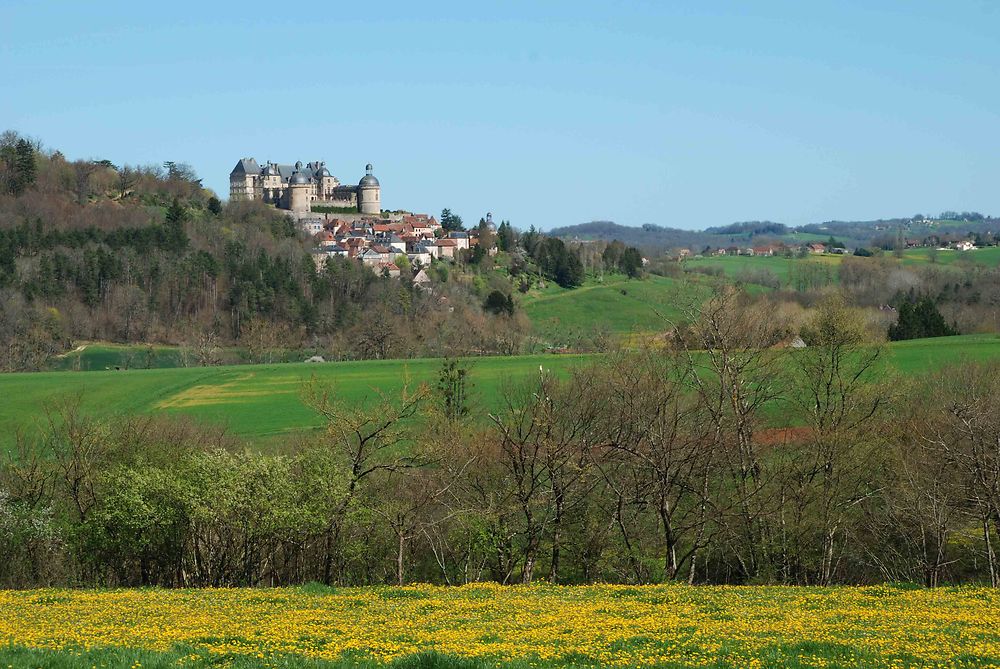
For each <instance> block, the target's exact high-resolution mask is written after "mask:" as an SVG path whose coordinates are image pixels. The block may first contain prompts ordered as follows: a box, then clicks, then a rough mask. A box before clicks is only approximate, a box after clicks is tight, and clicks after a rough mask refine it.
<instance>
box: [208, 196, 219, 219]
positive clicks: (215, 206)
mask: <svg viewBox="0 0 1000 669" xmlns="http://www.w3.org/2000/svg"><path fill="white" fill-rule="evenodd" d="M208 210H209V211H210V212H212V214H214V215H215V216H218V215H219V214H221V213H222V202H221V201H220V200H219V198H217V197H215V196H214V195H213V196H212V197H210V198H208Z"/></svg>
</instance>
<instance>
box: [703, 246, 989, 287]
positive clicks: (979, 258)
mask: <svg viewBox="0 0 1000 669" xmlns="http://www.w3.org/2000/svg"><path fill="white" fill-rule="evenodd" d="M929 255H930V249H926V248H919V249H909V250H907V251H904V252H903V257H902V258H901V259H900V261H901V264H902V265H903V266H904V267H916V266H920V265H928V264H930V257H929ZM843 258H844V256H837V255H810V256H807V257H805V258H785V257H783V256H761V257H757V256H711V257H704V258H690V259H688V260H685V261H684V262H685V264H687V265H689V266H690V267H713V268H720V269H722V271H723V272H725V274H726V276H728V277H730V278H738V277H739V276H740V275H741V274H743V273H744V272H753V271H755V270H762V269H766V270H768V271H770V272H773V273H774V274H775V275H776V276H777V277H778V278H779V279H781V281H783V282H787V281H788V277H789V273H790V271H791V270H792V269H793V268H794V267H795V266H796V264H797V263H823V264H825V265H827V266H829V267H831V268H832V269H836V268H837V267H838V266H839V265H840V262H841V260H842V259H843ZM963 263H969V264H976V265H981V266H984V267H998V266H1000V247H995V246H994V247H989V248H984V249H976V250H975V251H967V252H961V251H953V250H941V251H938V252H937V264H938V265H941V266H945V267H946V266H949V265H954V264H963ZM834 278H836V274H834Z"/></svg>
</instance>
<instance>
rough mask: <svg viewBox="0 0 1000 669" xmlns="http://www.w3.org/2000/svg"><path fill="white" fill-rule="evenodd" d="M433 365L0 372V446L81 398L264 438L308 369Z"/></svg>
mask: <svg viewBox="0 0 1000 669" xmlns="http://www.w3.org/2000/svg"><path fill="white" fill-rule="evenodd" d="M992 358H1000V336H997V335H963V336H958V337H941V338H937V339H921V340H912V341H906V342H896V343H893V344H890V345H888V346H887V347H886V356H885V364H886V365H887V367H888V369H889V370H896V371H898V372H899V373H902V374H908V375H910V374H918V373H921V372H924V371H928V370H933V369H936V368H939V367H941V366H943V365H946V364H951V363H957V362H961V361H964V360H972V361H975V360H986V359H992ZM598 359H600V356H599V355H531V356H514V357H493V358H471V359H466V360H465V361H464V364H465V365H467V366H468V367H469V369H470V379H471V391H472V398H471V399H472V400H473V401H474V402H478V403H480V404H481V405H482V406H483V407H485V408H486V409H495V408H497V407H498V406H499V402H500V397H501V392H502V391H503V389H504V387H505V386H506V385H509V384H511V383H516V382H517V381H518V380H523V379H526V378H528V377H530V376H533V375H535V374H538V371H539V368H540V367H541V368H544V369H546V370H549V371H552V372H555V373H557V374H566V373H568V372H569V370H571V369H572V368H573V367H574V366H577V365H581V364H586V363H588V362H592V361H595V360H598ZM440 369H441V360H438V359H414V360H370V361H362V362H331V363H323V364H307V363H288V364H276V365H236V366H229V367H180V368H173V369H130V370H122V371H95V372H35V373H23V374H0V397H2V398H3V402H0V432H2V434H3V436H2V437H0V444H5V445H9V444H10V443H11V440H12V435H13V434H14V433H15V432H16V431H18V430H21V431H30V430H32V429H33V428H34V426H37V425H39V424H41V423H43V422H44V420H45V407H46V405H47V404H49V403H51V402H53V401H54V400H58V399H61V398H79V401H80V403H81V408H82V409H83V410H84V411H86V412H90V413H92V414H96V415H104V416H109V415H122V414H143V413H147V414H148V413H165V414H173V415H183V416H189V417H191V418H193V419H196V420H198V421H201V422H205V423H211V424H216V425H222V426H225V427H226V428H227V429H228V431H229V432H230V433H231V434H233V435H235V436H238V437H241V438H244V439H246V440H248V441H266V440H268V439H270V438H273V437H276V436H279V435H283V434H289V433H291V432H294V431H297V430H302V429H308V428H315V427H318V426H319V425H320V420H319V418H318V417H317V416H316V415H315V414H314V413H313V412H312V411H310V410H309V409H308V408H307V407H306V406H305V405H304V404H303V403H302V401H301V399H300V391H301V388H302V386H303V384H304V383H306V382H307V381H309V380H310V379H312V378H314V377H315V379H316V380H317V381H318V382H320V383H323V384H328V385H329V386H331V387H332V388H333V389H334V391H335V392H336V393H337V394H338V395H339V396H341V397H343V398H344V399H346V400H348V401H351V402H352V403H353V402H364V401H366V398H367V399H368V400H372V399H374V398H376V397H377V393H378V392H383V393H387V394H390V395H392V394H394V393H398V392H399V390H400V389H401V388H402V387H403V384H404V382H408V383H410V384H411V385H412V386H414V387H415V386H416V385H417V384H420V383H428V384H431V385H433V384H434V383H435V381H436V379H437V375H438V373H439V371H440ZM407 380H408V381H407Z"/></svg>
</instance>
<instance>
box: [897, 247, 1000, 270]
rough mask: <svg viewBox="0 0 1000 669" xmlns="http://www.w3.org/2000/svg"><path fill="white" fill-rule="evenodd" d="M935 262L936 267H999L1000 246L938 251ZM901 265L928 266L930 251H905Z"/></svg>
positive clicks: (923, 249)
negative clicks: (962, 265) (965, 265)
mask: <svg viewBox="0 0 1000 669" xmlns="http://www.w3.org/2000/svg"><path fill="white" fill-rule="evenodd" d="M936 254H937V257H936V259H935V262H936V263H937V264H938V265H944V266H948V265H954V264H959V265H961V264H965V263H968V264H969V265H981V266H983V267H997V266H1000V246H989V247H986V248H982V249H975V250H972V251H955V250H953V249H940V250H938V251H936ZM902 262H903V265H908V266H914V265H929V264H931V250H930V249H925V248H920V249H907V250H906V251H904V252H903V258H902Z"/></svg>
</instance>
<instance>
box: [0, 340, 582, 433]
mask: <svg viewBox="0 0 1000 669" xmlns="http://www.w3.org/2000/svg"><path fill="white" fill-rule="evenodd" d="M589 358H590V356H581V355H560V356H554V355H537V356H518V357H494V358H472V359H467V360H465V362H464V364H465V365H466V366H467V367H468V368H469V370H470V379H471V394H472V399H474V400H478V401H481V402H482V403H483V404H484V405H485V406H487V407H496V406H497V402H498V399H499V396H500V391H501V390H502V388H503V387H504V385H505V384H507V383H513V382H516V381H517V380H519V379H523V378H525V377H526V376H527V375H531V374H538V370H539V367H544V368H545V369H547V370H550V371H553V372H556V373H562V372H564V371H566V370H568V369H569V368H571V367H572V366H573V365H576V364H579V363H580V362H581V361H584V360H587V359H589ZM441 363H442V361H441V360H439V359H428V358H424V359H413V360H368V361H363V362H331V363H322V364H308V363H287V364H275V365H234V366H222V367H178V368H164V369H129V370H121V371H113V370H112V371H94V372H33V373H23V374H2V375H0V397H3V398H4V401H3V402H2V403H0V430H2V432H3V434H4V435H5V437H0V440H3V439H5V438H6V439H8V440H9V438H10V436H11V435H12V434H13V433H14V432H15V431H16V430H19V429H20V430H30V429H32V427H33V426H34V425H37V424H39V423H41V422H43V421H44V420H45V408H46V406H47V404H51V403H52V402H54V401H58V400H64V399H75V398H79V401H80V404H81V408H82V410H84V411H85V412H88V413H91V414H95V415H105V416H107V415H124V414H144V413H162V414H173V415H184V416H189V417H191V418H193V419H195V420H198V421H200V422H204V423H210V424H215V425H222V426H225V427H227V428H228V430H229V432H230V433H231V434H234V435H236V436H238V437H243V438H247V439H250V440H261V439H267V438H269V437H274V436H277V435H281V434H287V433H289V432H292V431H296V430H300V429H307V428H311V427H317V426H319V425H320V424H321V423H320V420H319V418H318V417H317V416H316V414H314V413H313V412H312V411H310V410H309V409H308V408H307V407H306V406H305V405H304V404H303V403H302V401H301V399H300V392H301V389H302V386H303V385H304V384H305V383H307V382H308V381H310V380H311V379H313V378H315V379H316V380H317V381H318V382H320V383H323V384H325V385H328V386H330V387H331V388H332V389H333V390H334V392H335V393H336V394H337V395H338V396H339V397H342V398H343V399H345V400H347V401H349V402H351V403H362V402H365V401H366V400H374V399H376V398H377V397H378V393H379V392H383V393H386V394H389V395H390V396H391V395H394V394H395V395H398V393H399V391H400V390H401V389H402V388H403V385H404V384H405V383H409V384H410V385H411V386H412V387H413V388H416V387H417V385H419V384H421V383H427V384H432V385H433V383H434V382H435V381H436V379H437V375H438V373H439V371H440V369H441ZM0 443H3V441H0Z"/></svg>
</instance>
